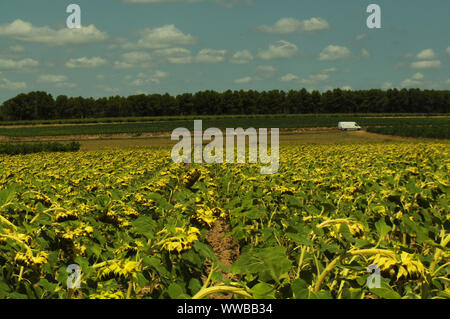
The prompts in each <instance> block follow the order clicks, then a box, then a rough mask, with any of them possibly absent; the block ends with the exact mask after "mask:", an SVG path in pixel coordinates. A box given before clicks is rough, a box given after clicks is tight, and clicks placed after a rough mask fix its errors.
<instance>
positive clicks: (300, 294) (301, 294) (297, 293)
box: [291, 279, 309, 299]
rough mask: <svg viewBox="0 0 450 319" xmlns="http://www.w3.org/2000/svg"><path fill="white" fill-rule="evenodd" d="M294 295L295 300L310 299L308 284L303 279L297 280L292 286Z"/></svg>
mask: <svg viewBox="0 0 450 319" xmlns="http://www.w3.org/2000/svg"><path fill="white" fill-rule="evenodd" d="M291 288H292V293H293V294H294V298H295V299H308V298H309V289H308V284H307V283H306V281H304V280H303V279H296V280H294V282H292V284H291Z"/></svg>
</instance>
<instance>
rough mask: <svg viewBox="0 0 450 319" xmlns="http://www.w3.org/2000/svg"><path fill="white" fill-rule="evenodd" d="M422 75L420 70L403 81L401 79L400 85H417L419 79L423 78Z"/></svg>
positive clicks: (419, 82)
mask: <svg viewBox="0 0 450 319" xmlns="http://www.w3.org/2000/svg"><path fill="white" fill-rule="evenodd" d="M423 78H424V75H423V74H422V73H420V72H418V73H416V74H414V75H413V76H411V77H410V78H407V79H405V80H404V81H402V83H401V86H402V87H405V88H406V87H409V88H410V87H419V86H420V85H421V84H422V82H421V80H423Z"/></svg>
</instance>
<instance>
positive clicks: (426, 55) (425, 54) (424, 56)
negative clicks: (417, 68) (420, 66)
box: [416, 49, 436, 60]
mask: <svg viewBox="0 0 450 319" xmlns="http://www.w3.org/2000/svg"><path fill="white" fill-rule="evenodd" d="M416 57H417V58H418V59H420V60H432V59H434V58H435V57H436V54H435V53H434V51H433V49H426V50H423V51H421V52H419V53H418V54H417V56H416Z"/></svg>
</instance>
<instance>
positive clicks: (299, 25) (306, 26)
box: [258, 18, 330, 34]
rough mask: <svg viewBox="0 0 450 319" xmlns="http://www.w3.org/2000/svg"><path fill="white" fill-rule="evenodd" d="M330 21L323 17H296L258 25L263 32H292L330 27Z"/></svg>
mask: <svg viewBox="0 0 450 319" xmlns="http://www.w3.org/2000/svg"><path fill="white" fill-rule="evenodd" d="M329 27H330V26H329V25H328V22H327V21H326V20H325V19H322V18H311V19H308V20H297V19H294V18H281V19H280V20H278V21H277V22H276V23H275V24H274V25H273V26H268V25H262V26H260V27H258V30H259V31H261V32H266V33H272V34H290V33H294V32H312V31H318V30H325V29H329Z"/></svg>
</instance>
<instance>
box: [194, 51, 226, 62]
mask: <svg viewBox="0 0 450 319" xmlns="http://www.w3.org/2000/svg"><path fill="white" fill-rule="evenodd" d="M226 54H227V51H226V50H213V49H203V50H201V51H200V52H199V53H198V54H197V56H196V57H195V62H197V63H220V62H223V61H225V55H226Z"/></svg>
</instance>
